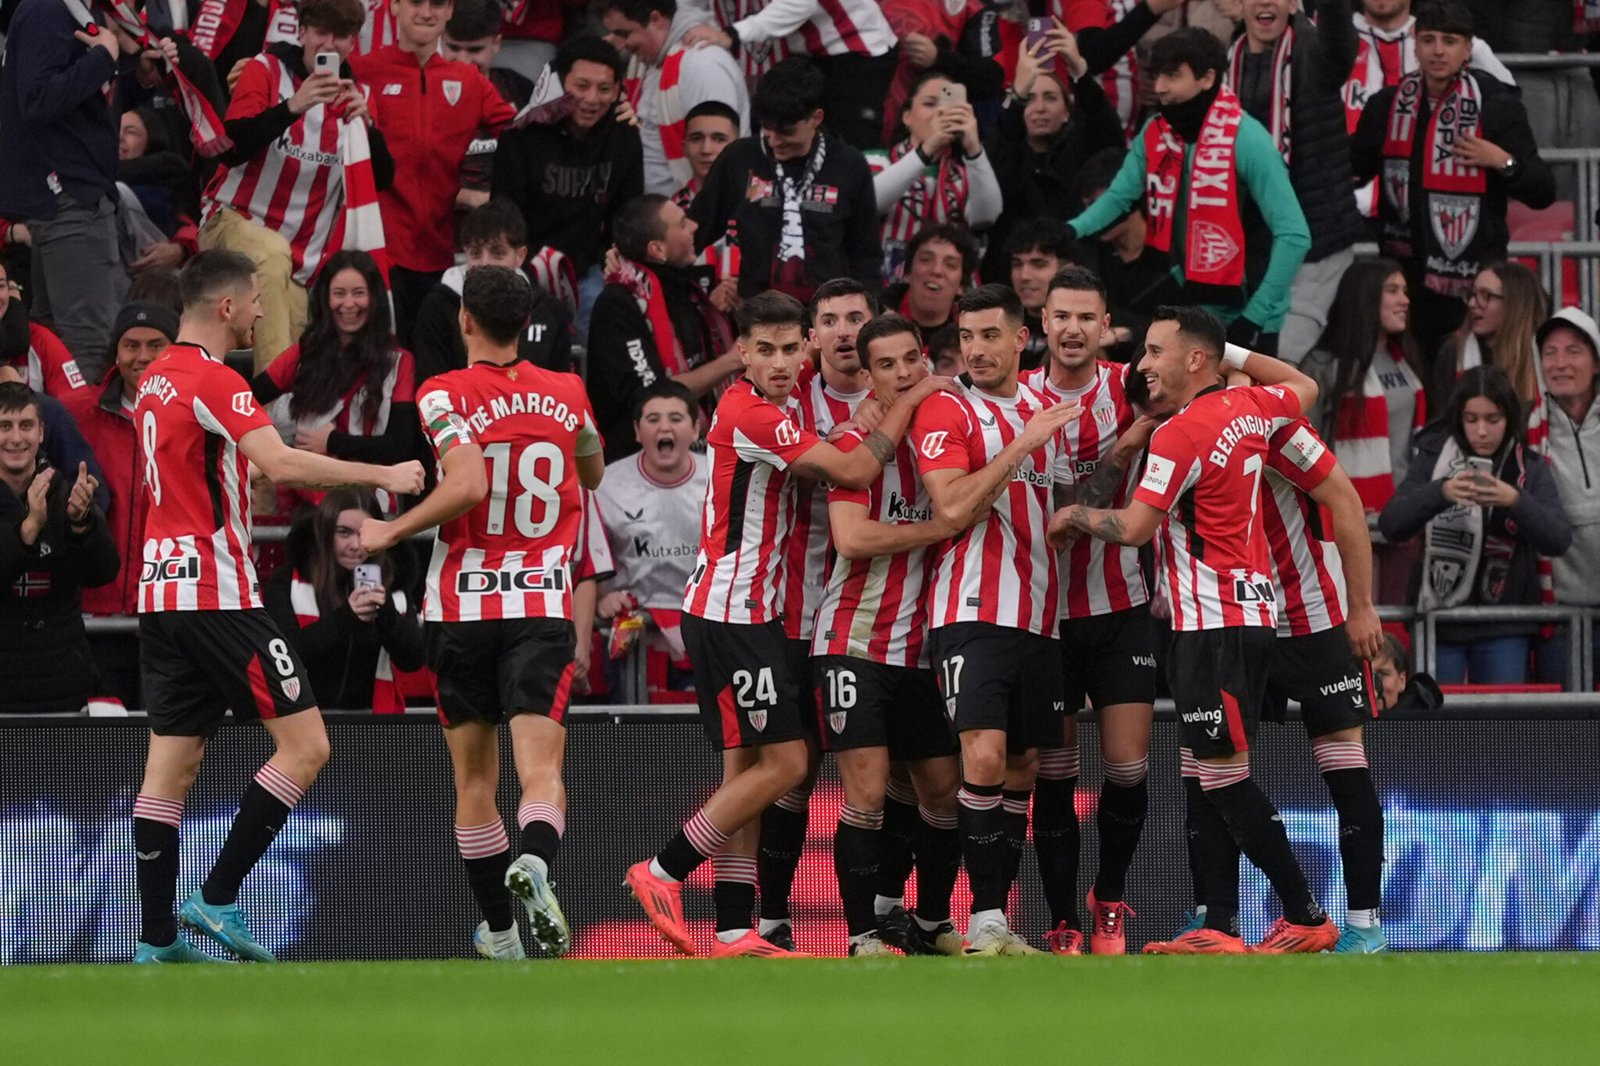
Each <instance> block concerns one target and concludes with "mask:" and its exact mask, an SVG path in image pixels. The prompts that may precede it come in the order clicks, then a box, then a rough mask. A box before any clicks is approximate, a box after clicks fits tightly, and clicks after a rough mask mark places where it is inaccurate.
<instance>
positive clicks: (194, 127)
mask: <svg viewBox="0 0 1600 1066" xmlns="http://www.w3.org/2000/svg"><path fill="white" fill-rule="evenodd" d="M62 2H63V3H65V4H66V5H67V10H68V11H69V12H71V13H72V17H73V19H74V21H76V22H77V23H78V25H80V26H82V27H83V28H84V31H85V32H87V33H88V34H90V35H91V36H93V35H94V34H96V33H100V32H102V30H101V27H100V24H99V22H98V21H97V20H96V19H95V17H94V15H93V14H91V13H90V11H89V9H88V8H87V7H85V6H84V5H83V3H82V2H81V0H62ZM103 2H104V3H105V6H106V11H107V13H108V14H109V15H110V16H111V21H113V22H115V23H116V24H117V27H118V28H119V29H121V30H122V32H123V33H126V34H127V35H128V36H129V37H132V38H133V39H134V40H135V41H137V42H139V44H140V45H141V46H143V47H144V48H155V47H157V45H156V39H155V37H154V36H152V35H151V33H150V27H149V26H148V25H146V24H145V21H144V16H143V15H141V14H139V13H138V12H136V11H134V10H133V8H132V7H130V6H129V5H128V2H127V0H103ZM166 79H167V84H168V85H169V86H170V87H171V89H172V92H173V95H174V96H175V97H176V98H177V100H178V106H179V107H181V108H182V109H183V113H184V115H185V116H187V117H188V119H189V140H190V141H191V142H193V144H194V150H195V151H196V152H198V153H199V154H200V155H202V156H204V157H205V158H207V159H210V158H212V157H214V156H219V155H221V154H222V153H223V152H226V151H227V150H228V149H229V148H232V147H233V141H231V140H229V139H228V134H227V132H226V130H225V129H224V128H223V125H222V118H221V116H219V115H218V114H217V112H216V109H215V108H213V107H212V106H211V101H209V100H207V99H206V98H205V94H203V93H202V92H201V91H200V90H199V89H196V88H195V87H194V83H193V82H191V81H190V80H189V79H188V78H186V77H184V75H183V72H182V71H181V70H179V69H178V66H177V64H175V63H174V64H172V65H170V66H168V67H167V73H166Z"/></svg>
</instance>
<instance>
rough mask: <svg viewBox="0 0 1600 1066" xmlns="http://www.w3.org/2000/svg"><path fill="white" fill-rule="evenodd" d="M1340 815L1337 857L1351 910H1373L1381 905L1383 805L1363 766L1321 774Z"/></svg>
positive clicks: (1369, 775) (1370, 776)
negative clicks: (1342, 866)
mask: <svg viewBox="0 0 1600 1066" xmlns="http://www.w3.org/2000/svg"><path fill="white" fill-rule="evenodd" d="M1322 780H1323V781H1325V782H1327V785H1328V792H1329V794H1330V795H1332V796H1333V806H1334V808H1335V809H1336V810H1338V812H1339V857H1340V859H1342V860H1343V863H1344V891H1345V898H1346V902H1347V904H1348V906H1349V908H1350V909H1351V910H1373V909H1376V908H1377V907H1378V906H1379V905H1380V904H1382V902H1383V806H1382V805H1381V804H1380V803H1379V802H1378V790H1377V788H1376V786H1374V785H1373V783H1372V771H1371V770H1369V769H1367V768H1366V767H1361V768H1358V769H1349V770H1329V771H1327V772H1325V773H1324V774H1323V775H1322Z"/></svg>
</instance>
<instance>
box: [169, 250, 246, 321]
mask: <svg viewBox="0 0 1600 1066" xmlns="http://www.w3.org/2000/svg"><path fill="white" fill-rule="evenodd" d="M255 273H256V264H255V260H253V259H251V258H250V257H249V256H248V255H245V254H244V253H243V252H235V251H232V250H230V249H227V248H212V249H210V250H209V251H205V252H201V253H200V254H199V255H197V256H195V257H194V258H193V259H191V260H189V262H188V263H187V264H186V265H185V266H184V268H183V273H181V274H179V275H178V293H179V295H181V296H182V297H183V306H184V307H198V306H200V305H201V304H203V303H209V302H211V301H213V300H216V299H217V298H218V297H219V296H222V295H224V294H227V293H231V292H235V291H237V290H238V289H241V288H244V287H245V286H247V285H249V284H250V279H251V278H252V277H254V276H255Z"/></svg>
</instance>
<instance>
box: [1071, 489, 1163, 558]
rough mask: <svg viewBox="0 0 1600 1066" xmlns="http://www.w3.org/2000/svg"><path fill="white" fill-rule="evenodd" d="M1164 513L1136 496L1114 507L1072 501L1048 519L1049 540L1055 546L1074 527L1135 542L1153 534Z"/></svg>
mask: <svg viewBox="0 0 1600 1066" xmlns="http://www.w3.org/2000/svg"><path fill="white" fill-rule="evenodd" d="M1164 517H1166V516H1165V515H1164V514H1162V512H1160V511H1159V510H1157V509H1156V508H1154V507H1151V506H1150V505H1149V504H1148V503H1143V502H1141V501H1139V500H1135V501H1133V502H1132V503H1130V504H1129V505H1128V506H1126V507H1123V508H1119V509H1118V510H1115V511H1107V510H1104V509H1101V508H1097V507H1085V506H1083V505H1082V504H1073V505H1072V506H1071V507H1066V508H1063V509H1062V510H1059V511H1057V512H1056V513H1055V517H1054V518H1052V519H1050V532H1049V538H1050V543H1051V545H1052V546H1054V547H1056V548H1058V549H1059V548H1060V547H1062V546H1063V545H1064V544H1066V543H1067V542H1068V541H1069V540H1070V536H1069V534H1070V533H1071V532H1072V531H1074V530H1076V531H1077V532H1079V533H1087V534H1089V535H1090V536H1092V537H1096V538H1098V539H1100V540H1104V541H1109V542H1111V543H1112V544H1129V545H1134V546H1138V545H1140V544H1144V543H1146V542H1147V541H1149V539H1150V538H1151V537H1152V536H1154V535H1155V532H1156V529H1157V528H1159V527H1160V525H1161V520H1162V519H1163V518H1164Z"/></svg>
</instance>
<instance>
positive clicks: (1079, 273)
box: [1044, 266, 1111, 307]
mask: <svg viewBox="0 0 1600 1066" xmlns="http://www.w3.org/2000/svg"><path fill="white" fill-rule="evenodd" d="M1057 289H1066V290H1068V291H1069V292H1097V293H1099V294H1100V302H1101V303H1102V304H1105V305H1106V306H1107V307H1109V306H1111V299H1110V297H1108V296H1107V295H1106V283H1105V282H1104V281H1101V280H1100V275H1099V274H1096V273H1095V272H1094V271H1092V270H1090V269H1089V268H1088V267H1085V266H1069V267H1062V268H1061V269H1060V270H1058V271H1056V276H1055V277H1053V278H1051V279H1050V287H1049V288H1048V289H1046V290H1045V291H1044V296H1045V299H1047V300H1048V299H1049V298H1050V294H1051V293H1053V292H1055V291H1056V290H1057Z"/></svg>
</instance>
